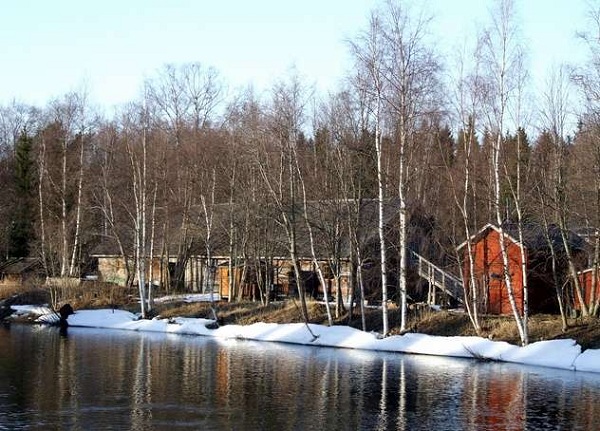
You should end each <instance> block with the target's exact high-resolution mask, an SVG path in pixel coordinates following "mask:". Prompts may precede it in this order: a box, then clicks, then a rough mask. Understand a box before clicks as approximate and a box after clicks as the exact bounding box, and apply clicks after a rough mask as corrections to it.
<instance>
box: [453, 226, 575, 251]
mask: <svg viewBox="0 0 600 431" xmlns="http://www.w3.org/2000/svg"><path fill="white" fill-rule="evenodd" d="M492 230H493V231H496V232H498V233H500V228H499V227H498V226H496V225H494V224H491V223H488V224H486V225H485V226H484V227H482V228H481V229H480V230H479V231H478V232H477V233H476V234H474V235H472V236H471V238H469V240H468V241H470V242H471V243H474V242H477V241H479V240H480V239H481V238H483V237H485V236H487V235H488V234H489V232H490V231H492ZM502 231H503V233H504V236H505V238H507V239H509V240H510V241H512V242H514V243H515V244H520V241H519V240H518V239H517V238H518V237H519V230H518V225H517V224H516V223H505V224H503V225H502ZM549 240H550V241H551V243H552V246H553V247H554V249H555V250H557V251H559V252H562V251H564V242H563V238H562V233H561V230H560V228H559V227H558V226H556V225H555V224H551V225H549V226H548V230H546V229H544V226H542V225H540V224H538V223H532V222H528V223H524V224H523V245H524V246H525V248H527V249H529V250H532V251H533V250H543V249H547V248H549V245H548V241H549ZM468 241H464V242H463V243H461V244H459V245H458V247H456V249H457V250H460V249H462V248H463V247H464V246H465V245H466V244H467V242H468ZM567 242H568V244H569V247H570V248H571V249H572V250H586V249H587V245H586V242H585V240H584V239H583V238H582V237H580V236H579V235H577V234H576V233H574V232H572V231H568V232H567Z"/></svg>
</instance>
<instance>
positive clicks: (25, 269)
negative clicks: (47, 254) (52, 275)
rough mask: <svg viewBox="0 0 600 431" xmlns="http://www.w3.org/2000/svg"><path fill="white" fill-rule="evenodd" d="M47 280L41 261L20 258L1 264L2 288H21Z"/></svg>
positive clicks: (0, 280)
mask: <svg viewBox="0 0 600 431" xmlns="http://www.w3.org/2000/svg"><path fill="white" fill-rule="evenodd" d="M44 278H45V276H44V273H43V267H42V264H41V262H40V261H39V259H36V258H29V257H20V258H16V259H10V260H8V261H6V262H4V263H1V264H0V287H19V286H25V285H26V284H27V283H30V282H36V281H40V280H43V279H44Z"/></svg>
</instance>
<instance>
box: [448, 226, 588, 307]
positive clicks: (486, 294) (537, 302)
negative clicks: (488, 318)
mask: <svg viewBox="0 0 600 431" xmlns="http://www.w3.org/2000/svg"><path fill="white" fill-rule="evenodd" d="M502 234H503V236H504V239H503V241H504V244H505V245H506V251H507V255H508V269H507V270H508V274H509V276H510V281H511V286H512V289H513V294H514V298H515V302H516V305H517V309H518V310H519V311H520V312H523V270H522V264H521V261H522V259H521V244H520V242H519V241H518V240H517V239H516V238H517V237H518V235H517V231H516V227H515V226H514V225H508V226H506V227H503V230H502ZM500 235H501V230H500V229H499V228H498V227H497V226H494V225H492V224H488V225H486V226H484V227H483V228H482V229H481V230H480V231H479V232H478V233H477V234H475V235H473V236H472V237H471V238H470V239H469V241H470V242H471V249H472V250H471V251H472V258H473V266H474V271H473V272H474V278H475V283H476V286H477V292H478V299H479V301H478V304H479V310H480V312H483V313H489V314H511V313H512V308H511V306H510V302H509V298H508V290H507V288H506V282H505V274H504V264H503V259H502V251H501V247H500ZM523 235H524V240H523V251H524V253H525V271H526V274H527V288H528V305H529V310H530V312H532V313H541V312H545V313H547V312H550V313H552V312H557V311H558V307H557V303H556V289H555V280H558V282H560V283H563V282H564V281H565V280H566V279H567V266H566V262H565V259H564V246H563V242H562V237H561V234H560V231H559V230H558V229H557V228H556V227H554V226H551V227H550V229H548V231H545V230H544V229H543V228H542V227H541V226H539V225H534V224H528V225H525V226H524V227H523ZM549 241H551V243H552V246H553V248H554V251H555V253H556V255H557V256H558V262H557V266H556V270H557V277H556V278H555V277H554V274H553V273H552V259H551V252H550V247H549ZM568 241H569V247H570V248H571V252H572V254H573V256H574V257H575V258H576V259H580V258H582V257H583V258H585V250H584V241H583V240H582V239H581V238H580V237H578V236H576V235H574V234H571V233H570V234H569V236H568ZM458 250H459V252H461V253H462V262H463V276H464V279H465V281H467V280H469V277H470V265H469V259H468V247H467V242H464V243H463V244H461V245H459V246H458Z"/></svg>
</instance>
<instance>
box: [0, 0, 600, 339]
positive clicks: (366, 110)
mask: <svg viewBox="0 0 600 431" xmlns="http://www.w3.org/2000/svg"><path fill="white" fill-rule="evenodd" d="M591 6H593V5H591ZM590 19H591V22H592V23H593V24H596V26H595V27H594V26H590V27H591V28H592V29H595V30H596V31H598V30H597V29H598V28H600V27H599V26H598V24H600V8H598V9H592V10H590ZM431 25H432V20H431V17H429V16H428V15H427V14H426V12H424V10H422V9H419V8H417V7H416V6H415V5H412V4H410V3H408V2H402V1H396V0H387V1H383V2H382V3H381V4H380V5H379V6H378V7H377V8H376V9H374V10H373V11H372V12H371V14H370V17H369V19H368V22H367V23H366V25H365V27H364V28H363V29H362V30H361V31H360V32H359V33H358V34H357V35H356V36H355V37H354V38H353V39H351V40H350V41H348V44H347V46H348V50H349V52H350V54H351V56H352V58H353V60H354V64H353V67H352V69H351V70H349V71H348V73H347V76H345V77H344V79H343V80H342V81H341V83H340V86H339V88H338V90H337V91H335V92H331V93H330V94H328V95H316V94H315V93H314V91H313V89H312V88H311V86H310V85H309V84H308V83H307V82H305V81H303V79H302V78H301V77H300V76H299V75H298V74H297V73H295V72H293V71H292V72H290V73H289V74H288V76H285V77H282V78H281V79H278V80H277V81H276V82H274V83H273V85H272V87H271V89H270V91H267V92H265V93H261V94H257V93H256V92H255V91H254V90H253V89H252V88H247V89H243V90H240V91H238V92H236V93H234V94H231V93H229V92H228V91H227V90H226V83H225V82H224V80H223V79H222V78H221V76H220V75H219V72H218V71H217V70H215V69H214V68H212V67H209V66H206V65H204V64H202V63H186V64H169V65H165V66H164V67H162V68H161V69H160V70H158V71H157V72H156V73H155V75H154V76H153V77H152V78H150V79H148V80H147V81H146V82H144V83H143V86H142V91H141V94H140V97H139V98H138V99H137V100H134V101H132V102H131V103H129V104H127V105H126V106H123V107H121V108H120V109H119V111H118V112H117V113H116V114H115V115H114V116H112V117H111V118H107V117H106V116H105V115H103V114H101V113H100V112H99V110H98V109H95V108H94V106H93V104H92V103H91V102H90V101H89V100H88V98H87V96H86V94H85V92H72V93H68V94H65V95H63V96H61V97H58V98H56V99H54V100H51V101H50V102H49V103H48V104H47V105H46V106H43V107H37V106H28V105H25V104H22V103H19V102H13V103H9V104H6V105H4V106H1V107H0V183H1V184H3V185H4V187H3V189H2V192H1V193H2V205H0V250H1V251H2V253H1V256H2V260H8V259H10V258H14V257H21V256H35V257H38V258H40V260H41V262H43V265H44V268H45V271H46V273H47V274H48V275H49V276H56V277H78V276H80V275H81V274H82V272H85V270H86V265H88V264H89V258H88V256H89V253H90V251H91V250H92V249H93V248H94V247H95V246H96V245H97V244H98V243H99V242H101V241H102V240H104V239H107V238H110V239H111V241H113V242H114V244H116V246H117V247H118V249H119V250H120V253H122V254H123V256H126V255H130V256H131V257H132V259H131V260H126V262H127V264H128V265H130V262H131V268H128V273H129V274H130V275H131V277H130V280H131V281H133V280H134V278H137V280H138V281H139V283H138V286H139V289H140V296H141V297H142V299H143V300H142V302H141V303H142V314H144V313H145V312H146V311H147V308H146V307H150V306H151V305H150V304H151V301H149V300H148V299H149V298H148V297H149V295H151V289H148V287H147V286H148V280H147V278H148V276H149V275H148V268H146V266H147V265H148V262H151V261H152V259H153V257H155V256H158V255H161V254H164V253H165V250H164V248H165V247H168V248H169V250H168V254H169V255H176V256H177V257H178V259H177V264H176V267H175V271H174V274H175V275H174V277H173V278H174V280H173V283H174V285H175V286H176V285H177V280H180V279H182V277H183V276H184V274H183V273H184V271H185V264H186V262H187V260H188V259H189V257H190V254H191V251H192V249H193V247H194V246H198V238H201V241H200V243H201V246H202V247H203V253H204V254H205V255H206V256H207V257H208V258H210V256H211V254H212V253H214V246H215V238H217V237H220V238H225V240H224V241H225V242H226V243H227V249H228V254H229V256H236V257H242V258H243V259H244V260H245V261H247V262H252V259H260V257H261V256H262V257H264V256H269V255H272V253H273V250H274V248H275V247H276V246H275V245H274V244H273V242H272V240H273V236H272V231H273V229H274V228H278V229H281V230H282V232H284V233H285V240H286V249H287V251H288V252H289V256H290V259H291V262H292V263H293V270H294V272H295V275H296V280H301V278H302V277H301V274H300V271H301V269H300V267H299V265H298V259H299V256H298V251H297V246H296V244H297V242H298V238H297V235H298V232H299V229H301V230H302V234H303V235H306V236H307V238H308V242H309V244H310V249H311V254H312V258H313V261H314V262H313V263H314V265H315V268H316V271H317V273H318V275H319V278H320V279H321V280H322V281H323V277H324V276H323V271H324V269H323V268H321V265H320V263H319V259H318V258H319V256H318V254H319V251H318V250H323V249H326V250H327V254H328V257H331V259H330V262H331V265H329V270H333V271H334V272H335V271H336V268H337V267H336V262H339V256H337V257H336V253H338V252H339V250H338V251H336V244H338V243H339V238H340V237H342V236H344V237H346V238H348V239H349V242H350V243H351V244H352V259H354V260H355V261H356V262H357V265H356V268H358V269H359V271H360V268H361V267H362V265H361V262H363V261H364V260H365V259H367V258H370V257H372V256H365V253H366V250H365V249H364V247H363V245H364V244H361V241H360V236H361V220H360V217H359V215H358V214H356V213H353V209H352V208H356V206H352V205H350V204H348V203H349V202H354V203H356V202H361V201H364V200H371V201H374V202H377V204H378V210H377V216H376V217H377V232H378V233H377V237H378V241H379V247H378V250H377V253H378V256H377V265H378V272H379V275H380V280H381V281H380V283H381V285H380V287H381V299H382V309H383V325H384V326H383V332H384V334H387V332H388V323H387V322H388V317H387V303H388V300H389V299H392V298H391V295H389V292H388V287H389V286H390V279H392V278H390V277H391V276H392V274H390V271H391V270H392V269H391V268H389V267H388V265H389V261H390V254H394V259H395V262H397V265H396V266H395V267H394V269H393V271H394V274H393V280H394V284H395V289H394V296H395V295H397V297H394V299H397V301H398V303H399V304H400V309H401V310H402V323H401V325H402V329H406V320H405V313H404V310H406V307H407V303H406V301H407V298H406V292H407V289H408V288H407V268H406V267H407V261H408V256H407V253H408V249H409V247H408V246H407V245H408V241H409V234H410V231H411V229H415V228H414V223H413V222H412V221H414V220H418V219H419V220H427V221H428V226H429V230H430V237H429V238H430V239H431V241H435V242H436V243H437V245H438V246H439V249H440V250H443V254H444V255H445V256H450V257H452V258H453V259H454V262H455V264H456V265H458V264H457V263H456V262H457V256H456V251H455V247H456V245H458V244H460V243H462V242H464V241H465V240H466V239H467V238H470V237H471V236H472V235H473V234H474V233H475V232H477V230H478V229H479V228H480V227H481V226H483V225H484V224H485V223H489V222H492V223H494V224H496V225H497V226H500V227H501V226H503V224H505V223H506V222H512V223H515V224H516V225H517V226H519V227H520V229H519V235H520V236H521V239H522V235H523V232H522V227H523V226H524V225H525V224H526V223H528V222H536V223H539V224H542V225H544V226H547V227H548V226H558V227H559V228H560V229H561V231H562V232H565V233H566V232H567V231H568V230H569V229H575V228H586V229H587V231H588V232H591V237H593V241H595V242H594V244H595V247H594V250H595V251H594V255H593V262H591V264H593V265H594V267H597V266H598V262H599V261H600V242H599V241H600V239H599V238H600V234H599V231H598V228H599V227H600V144H599V142H600V140H599V139H598V137H599V135H600V117H599V115H598V113H599V112H600V110H599V109H598V100H599V98H598V95H599V94H600V76H599V75H598V68H597V64H598V60H599V59H600V56H599V55H600V45H599V44H598V40H600V39H599V37H598V36H600V34H594V33H593V32H592V33H585V32H584V31H583V30H585V28H584V29H582V33H581V40H583V41H584V42H585V43H587V44H588V46H589V58H588V62H587V63H586V64H582V65H576V66H561V67H557V68H556V69H554V70H553V71H551V72H550V73H549V75H548V76H549V79H548V80H547V82H546V83H545V85H544V86H543V87H542V88H541V89H539V90H536V91H532V88H533V84H532V82H531V80H530V79H529V76H528V72H529V71H528V68H527V65H526V61H525V59H526V55H527V51H526V47H525V46H524V45H523V43H522V41H521V39H520V37H519V21H518V18H517V15H516V12H515V4H514V3H513V2H512V1H510V0H501V1H497V2H494V3H493V9H492V13H491V15H490V20H489V24H488V25H487V27H485V28H482V29H481V32H480V34H479V35H478V37H476V38H474V42H473V44H472V47H471V48H465V49H464V51H463V52H462V53H460V54H455V55H452V56H448V55H447V53H442V52H438V51H437V50H436V45H435V44H434V43H433V41H432V38H431V37H430V35H431V33H430V31H431ZM444 54H446V56H444ZM574 94H578V95H579V96H580V98H579V100H580V102H579V103H577V104H575V103H574V101H573V97H572V96H573V95H574ZM533 100H535V102H533ZM573 118H575V119H576V120H577V121H576V122H573V121H572V119H573ZM571 124H575V126H574V127H571ZM391 200H394V202H397V211H396V213H395V216H394V217H397V222H396V226H397V229H396V230H395V231H394V238H390V236H389V232H388V231H386V225H385V223H386V220H387V216H386V215H385V214H384V213H385V206H386V203H388V202H390V201H391ZM315 202H321V203H322V207H321V209H320V211H319V213H321V212H322V213H326V214H327V215H326V216H323V218H324V219H326V222H325V221H323V220H322V221H321V222H320V224H319V226H318V227H317V226H316V225H315V223H314V222H313V221H311V220H314V218H315V217H316V214H315V211H314V203H315ZM311 203H313V204H311ZM290 208H293V210H290ZM323 226H326V228H323ZM324 231H326V232H325V233H324ZM336 238H337V240H336ZM336 241H337V242H336ZM320 253H322V251H321V252H320ZM470 254H471V253H468V255H470ZM435 257H437V256H432V258H435ZM522 257H523V261H524V260H525V254H524V252H523V253H522ZM503 258H504V261H505V268H507V266H508V265H507V262H506V260H507V255H506V250H504V249H503ZM434 260H435V259H434ZM231 262H233V259H231ZM230 265H233V263H230ZM571 270H572V274H573V279H574V280H576V278H577V277H576V276H575V271H576V268H575V266H573V265H572V268H571ZM232 273H233V272H232V271H230V274H232ZM359 275H360V274H357V277H356V279H357V280H360V276H359ZM230 276H231V277H232V275H230ZM503 276H504V277H505V284H506V286H507V289H508V291H509V293H510V292H511V278H510V274H509V273H508V271H505V272H504V274H503ZM150 277H151V276H150ZM231 281H232V283H230V285H234V283H233V280H231ZM357 289H358V287H357ZM557 289H560V287H559V286H557ZM298 290H299V294H300V297H301V298H302V299H303V298H304V297H305V295H304V293H305V292H303V286H302V283H298ZM465 290H466V291H467V292H469V291H470V292H472V293H473V294H474V292H475V287H474V281H473V280H471V281H469V280H465ZM359 294H360V292H359V293H357V295H359ZM363 294H364V293H363ZM467 296H468V297H470V298H471V299H472V301H473V302H471V301H467V304H466V306H467V309H468V310H469V315H470V316H471V320H472V322H473V325H474V327H475V328H476V329H477V330H480V328H479V323H478V315H477V307H476V302H475V301H476V298H475V299H473V298H472V295H471V296H469V295H466V297H467ZM144 298H145V299H144ZM511 298H512V295H511ZM596 302H597V301H596ZM301 303H302V313H303V316H304V318H305V320H308V311H307V309H306V304H305V302H304V301H302V302H301ZM327 303H329V302H327ZM512 303H513V312H514V313H513V314H514V317H515V320H516V322H517V326H518V328H519V333H520V335H521V339H522V341H523V343H527V312H526V310H525V312H521V311H519V310H518V309H517V308H516V306H514V301H512ZM596 308H597V304H596V303H592V304H589V303H588V304H584V313H585V314H595V313H596V312H597V310H596ZM328 314H329V316H330V320H331V311H330V310H329V308H328Z"/></svg>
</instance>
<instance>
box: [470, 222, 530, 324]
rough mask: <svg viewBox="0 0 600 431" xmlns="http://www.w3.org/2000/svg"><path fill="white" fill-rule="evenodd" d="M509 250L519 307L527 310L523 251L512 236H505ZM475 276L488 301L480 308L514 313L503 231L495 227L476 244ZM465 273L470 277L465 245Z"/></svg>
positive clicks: (481, 294)
mask: <svg viewBox="0 0 600 431" xmlns="http://www.w3.org/2000/svg"><path fill="white" fill-rule="evenodd" d="M504 241H505V244H506V248H507V253H508V266H509V273H510V275H511V280H512V288H513V292H514V296H515V302H516V304H517V309H518V310H519V311H520V312H523V275H522V271H521V250H520V248H519V246H518V244H516V243H515V242H513V241H512V240H511V239H509V238H505V239H504ZM472 249H473V255H474V267H475V268H474V269H475V279H476V282H477V286H478V292H479V293H478V294H479V298H480V299H483V298H485V297H487V299H488V300H487V303H483V304H481V307H480V310H481V311H483V312H484V313H489V314H512V308H511V306H510V301H509V298H508V292H507V289H506V283H505V280H504V273H503V267H504V265H503V262H502V251H501V248H500V234H499V232H497V231H496V230H494V229H490V230H488V232H487V234H486V235H484V236H482V237H481V238H480V239H479V240H478V241H477V242H476V243H475V244H473V247H472ZM464 251H465V256H464V257H465V258H464V269H463V272H464V276H465V280H468V279H469V259H468V256H467V248H466V247H464Z"/></svg>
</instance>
